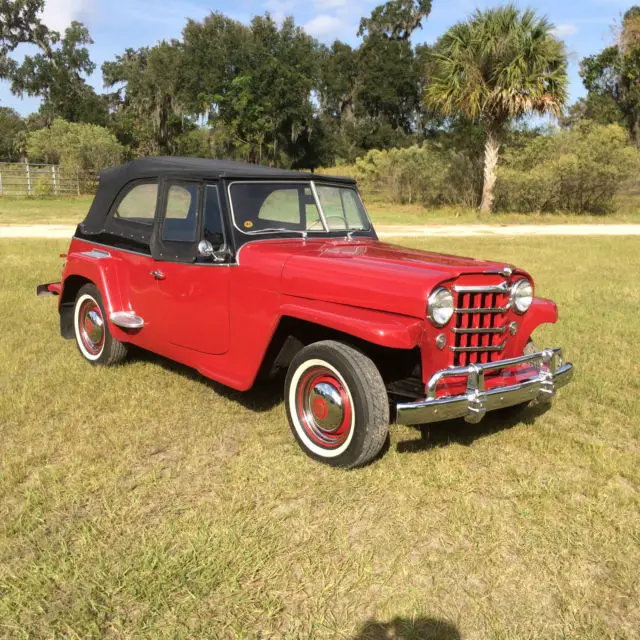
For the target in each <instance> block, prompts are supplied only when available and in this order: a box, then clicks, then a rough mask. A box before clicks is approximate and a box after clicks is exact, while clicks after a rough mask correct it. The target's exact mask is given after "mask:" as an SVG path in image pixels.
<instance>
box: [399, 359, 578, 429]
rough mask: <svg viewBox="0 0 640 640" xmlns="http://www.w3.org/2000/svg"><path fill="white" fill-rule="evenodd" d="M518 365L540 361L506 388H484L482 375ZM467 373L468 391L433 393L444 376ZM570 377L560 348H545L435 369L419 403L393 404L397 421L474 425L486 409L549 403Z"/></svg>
mask: <svg viewBox="0 0 640 640" xmlns="http://www.w3.org/2000/svg"><path fill="white" fill-rule="evenodd" d="M521 364H539V365H540V368H539V369H536V370H535V373H534V374H533V376H532V377H531V378H529V379H527V380H523V381H522V382H520V383H518V384H515V385H510V386H506V387H495V388H493V389H489V390H488V391H487V390H486V385H485V375H486V374H487V373H491V372H493V371H502V370H503V369H508V368H510V367H514V366H517V365H521ZM462 376H466V378H467V390H466V392H465V393H464V394H461V395H457V396H445V397H442V398H438V397H437V396H436V392H437V388H438V384H439V383H440V382H441V381H442V380H444V379H445V378H455V377H462ZM572 377H573V365H572V364H570V363H567V364H564V363H563V360H562V349H559V348H556V349H545V350H544V351H542V352H540V353H534V354H531V355H526V356H520V357H519V358H510V359H508V360H502V361H500V362H492V363H489V364H472V365H469V366H467V367H452V368H451V369H443V370H441V371H438V372H437V373H436V374H434V375H433V376H432V377H431V380H429V383H428V384H427V397H426V398H425V399H424V400H419V401H418V402H406V403H400V404H398V405H397V406H396V409H397V419H396V422H397V423H398V424H405V425H411V424H429V423H432V422H440V421H442V420H451V419H454V418H464V419H465V420H466V421H467V422H470V423H472V424H475V423H477V422H480V420H482V418H483V417H484V416H485V414H486V413H487V411H494V410H495V409H501V408H504V407H511V406H514V405H518V404H523V403H526V402H531V401H536V402H549V401H550V400H551V398H552V397H553V396H554V395H555V393H556V391H557V390H558V389H559V388H561V387H564V386H565V385H567V384H569V382H570V381H571V379H572Z"/></svg>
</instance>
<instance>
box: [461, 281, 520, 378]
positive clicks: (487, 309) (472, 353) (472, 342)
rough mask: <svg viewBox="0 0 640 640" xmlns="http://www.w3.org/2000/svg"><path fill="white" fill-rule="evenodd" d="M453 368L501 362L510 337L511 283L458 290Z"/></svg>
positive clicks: (462, 287) (462, 286) (463, 287)
mask: <svg viewBox="0 0 640 640" xmlns="http://www.w3.org/2000/svg"><path fill="white" fill-rule="evenodd" d="M454 292H455V295H456V310H455V316H454V326H453V334H454V338H455V340H454V346H453V347H451V350H452V351H453V365H454V366H456V367H460V366H462V367H464V366H467V365H470V364H488V363H490V362H496V361H497V360H500V358H501V353H502V352H503V351H504V349H505V347H506V346H507V339H508V335H509V331H508V323H507V316H506V314H507V312H508V311H509V309H510V304H509V297H510V295H509V286H508V283H507V282H506V281H505V282H501V283H500V284H492V285H487V286H464V285H461V286H456V287H454Z"/></svg>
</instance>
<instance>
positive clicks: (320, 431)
mask: <svg viewBox="0 0 640 640" xmlns="http://www.w3.org/2000/svg"><path fill="white" fill-rule="evenodd" d="M285 406H286V410H287V417H288V418H289V424H290V426H291V431H292V433H293V435H294V437H295V439H296V440H297V442H298V444H299V445H300V447H301V448H302V450H303V451H304V452H305V453H306V454H307V455H308V456H310V457H311V458H313V459H314V460H319V461H321V462H325V463H327V464H329V465H331V466H335V467H346V468H352V467H359V466H362V465H364V464H366V463H367V462H370V461H371V460H372V459H373V458H375V456H376V455H377V454H378V453H379V452H380V450H381V449H382V447H383V445H384V443H385V440H386V438H387V434H388V432H389V400H388V396H387V391H386V389H385V386H384V382H383V381H382V376H381V375H380V372H379V371H378V368H377V367H376V365H375V364H374V363H373V361H372V360H371V359H370V358H368V357H367V356H366V355H364V354H363V353H361V352H360V351H357V350H356V349H354V348H352V347H350V346H348V345H346V344H343V343H341V342H335V341H332V340H327V341H323V342H316V343H314V344H311V345H309V346H308V347H305V348H304V349H302V350H301V351H300V352H299V353H298V354H297V355H296V356H295V358H294V359H293V361H292V362H291V365H290V366H289V371H288V373H287V378H286V381H285Z"/></svg>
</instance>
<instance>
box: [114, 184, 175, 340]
mask: <svg viewBox="0 0 640 640" xmlns="http://www.w3.org/2000/svg"><path fill="white" fill-rule="evenodd" d="M159 195H160V185H159V182H158V180H138V181H135V182H133V183H131V184H130V185H128V187H127V188H126V189H125V190H123V192H122V194H121V195H120V196H119V198H118V199H117V200H116V202H115V203H114V205H113V207H112V209H111V211H110V213H109V219H108V222H107V225H108V227H109V231H110V232H111V234H112V235H111V237H112V238H114V239H115V238H117V242H116V241H115V240H114V242H113V245H112V246H113V250H114V251H117V254H118V258H119V260H118V263H117V265H118V267H117V278H118V282H119V288H120V290H121V291H122V301H121V302H122V304H124V307H122V308H120V306H118V305H116V307H117V308H116V307H114V311H125V312H132V313H135V315H137V316H140V317H141V318H142V319H143V320H144V329H143V330H142V331H140V332H139V333H136V334H135V335H134V336H133V337H132V341H133V342H135V343H136V344H138V345H140V346H142V347H145V348H148V349H150V350H152V351H157V347H158V344H159V341H160V340H161V338H162V318H163V315H164V314H163V310H162V307H161V306H160V305H159V301H158V291H157V282H156V280H155V279H154V277H153V271H154V269H155V265H156V261H155V260H154V259H153V257H152V256H151V248H150V243H151V238H152V233H153V228H154V219H155V217H156V212H157V208H158V204H159ZM112 275H114V274H112ZM113 304H116V303H115V301H113Z"/></svg>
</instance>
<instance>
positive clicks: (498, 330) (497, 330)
mask: <svg viewBox="0 0 640 640" xmlns="http://www.w3.org/2000/svg"><path fill="white" fill-rule="evenodd" d="M506 330H507V327H487V328H486V329H462V328H461V329H458V327H454V328H453V329H452V330H451V331H453V333H480V334H486V333H504V332H505V331H506Z"/></svg>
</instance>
